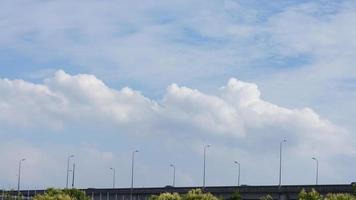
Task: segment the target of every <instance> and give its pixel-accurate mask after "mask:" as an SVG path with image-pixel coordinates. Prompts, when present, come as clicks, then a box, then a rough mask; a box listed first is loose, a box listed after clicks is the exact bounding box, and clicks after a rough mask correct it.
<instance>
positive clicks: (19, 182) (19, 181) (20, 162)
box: [17, 158, 26, 195]
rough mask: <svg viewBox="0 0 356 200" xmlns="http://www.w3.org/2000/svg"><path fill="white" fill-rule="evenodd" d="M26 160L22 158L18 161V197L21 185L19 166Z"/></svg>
mask: <svg viewBox="0 0 356 200" xmlns="http://www.w3.org/2000/svg"><path fill="white" fill-rule="evenodd" d="M25 160H26V159H25V158H22V159H21V160H20V161H19V174H18V175H19V176H18V179H17V195H20V184H21V164H22V162H23V161H25Z"/></svg>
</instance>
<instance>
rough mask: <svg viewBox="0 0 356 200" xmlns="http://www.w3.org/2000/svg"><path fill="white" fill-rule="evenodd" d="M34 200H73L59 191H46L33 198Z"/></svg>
mask: <svg viewBox="0 0 356 200" xmlns="http://www.w3.org/2000/svg"><path fill="white" fill-rule="evenodd" d="M33 199H34V200H74V198H72V197H71V196H69V195H68V194H65V193H64V192H63V191H62V190H59V189H53V188H50V189H47V191H46V192H45V193H44V194H38V195H36V196H35V197H34V198H33Z"/></svg>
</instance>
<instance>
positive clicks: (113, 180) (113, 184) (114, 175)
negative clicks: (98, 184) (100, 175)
mask: <svg viewBox="0 0 356 200" xmlns="http://www.w3.org/2000/svg"><path fill="white" fill-rule="evenodd" d="M110 169H111V170H112V171H113V176H112V188H115V179H116V178H115V177H116V171H115V168H113V167H111V168H110Z"/></svg>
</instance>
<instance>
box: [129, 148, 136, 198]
mask: <svg viewBox="0 0 356 200" xmlns="http://www.w3.org/2000/svg"><path fill="white" fill-rule="evenodd" d="M137 152H138V150H135V151H133V152H132V164H131V194H130V200H132V194H133V186H134V164H135V153H137Z"/></svg>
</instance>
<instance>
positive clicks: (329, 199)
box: [324, 194, 356, 200]
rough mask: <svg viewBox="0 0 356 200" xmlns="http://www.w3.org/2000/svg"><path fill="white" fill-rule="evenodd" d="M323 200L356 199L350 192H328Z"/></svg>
mask: <svg viewBox="0 0 356 200" xmlns="http://www.w3.org/2000/svg"><path fill="white" fill-rule="evenodd" d="M324 200H356V197H355V196H353V195H351V194H328V195H326V197H325V199H324Z"/></svg>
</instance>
